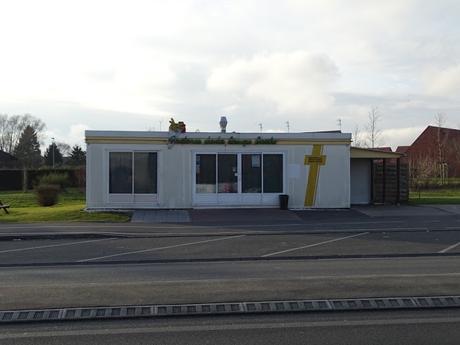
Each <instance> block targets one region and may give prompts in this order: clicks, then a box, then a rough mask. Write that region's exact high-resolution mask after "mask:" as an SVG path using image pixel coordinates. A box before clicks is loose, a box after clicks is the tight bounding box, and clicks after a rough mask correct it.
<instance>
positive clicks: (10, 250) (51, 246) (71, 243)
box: [0, 238, 116, 254]
mask: <svg viewBox="0 0 460 345" xmlns="http://www.w3.org/2000/svg"><path fill="white" fill-rule="evenodd" d="M108 240H116V238H102V239H97V240H88V241H78V242H69V243H60V244H50V245H46V246H37V247H27V248H16V249H7V250H0V254H3V253H12V252H22V251H26V250H34V249H43V248H53V247H64V246H74V245H77V244H84V243H92V242H99V241H108Z"/></svg>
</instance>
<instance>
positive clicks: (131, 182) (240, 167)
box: [86, 131, 351, 209]
mask: <svg viewBox="0 0 460 345" xmlns="http://www.w3.org/2000/svg"><path fill="white" fill-rule="evenodd" d="M350 140H351V135H350V134H346V133H340V132H322V133H321V132H319V133H282V134H281V133H280V134H278V133H277V134H258V133H184V134H173V135H171V134H170V133H168V132H124V131H86V142H87V208H88V209H120V208H121V209H123V208H194V207H277V206H278V205H279V195H280V194H287V195H289V207H290V208H295V209H302V208H331V207H332V208H346V207H349V206H350Z"/></svg>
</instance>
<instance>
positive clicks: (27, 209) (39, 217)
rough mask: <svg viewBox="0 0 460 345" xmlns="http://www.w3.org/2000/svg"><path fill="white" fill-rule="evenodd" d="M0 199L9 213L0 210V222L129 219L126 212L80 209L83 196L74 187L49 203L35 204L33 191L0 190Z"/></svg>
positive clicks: (83, 201) (113, 220)
mask: <svg viewBox="0 0 460 345" xmlns="http://www.w3.org/2000/svg"><path fill="white" fill-rule="evenodd" d="M0 200H1V201H2V202H3V203H5V204H9V205H10V206H11V207H10V209H9V212H10V213H9V214H6V213H4V212H3V210H0V223H34V222H127V221H129V216H128V215H126V214H120V213H111V212H86V211H84V208H85V196H84V194H83V193H81V192H79V191H78V190H76V189H75V190H73V189H69V190H67V191H66V192H64V193H62V194H61V195H60V197H59V203H58V204H57V205H54V206H50V207H43V206H39V205H38V204H37V198H36V195H35V193H33V192H27V193H23V192H16V191H14V192H0Z"/></svg>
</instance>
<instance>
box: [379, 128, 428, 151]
mask: <svg viewBox="0 0 460 345" xmlns="http://www.w3.org/2000/svg"><path fill="white" fill-rule="evenodd" d="M425 128H426V127H423V126H422V127H406V128H387V129H384V130H383V131H382V140H384V142H386V143H387V144H388V145H390V146H391V147H392V148H393V149H396V147H398V146H408V145H411V144H412V143H413V142H414V140H415V139H417V137H418V136H419V135H420V134H422V132H423V130H424V129H425ZM385 146H386V145H385Z"/></svg>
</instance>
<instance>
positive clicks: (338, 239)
mask: <svg viewBox="0 0 460 345" xmlns="http://www.w3.org/2000/svg"><path fill="white" fill-rule="evenodd" d="M367 234H369V232H361V233H359V234H355V235H351V236H345V237H339V238H334V239H332V240H327V241H322V242H318V243H313V244H308V245H306V246H302V247H296V248H291V249H286V250H281V251H279V252H274V253H269V254H265V255H262V256H261V257H262V258H266V257H269V256H274V255H278V254H283V253H289V252H293V251H296V250H300V249H305V248H311V247H316V246H321V245H323V244H327V243H332V242H338V241H343V240H346V239H348V238H353V237H358V236H363V235H367Z"/></svg>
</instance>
